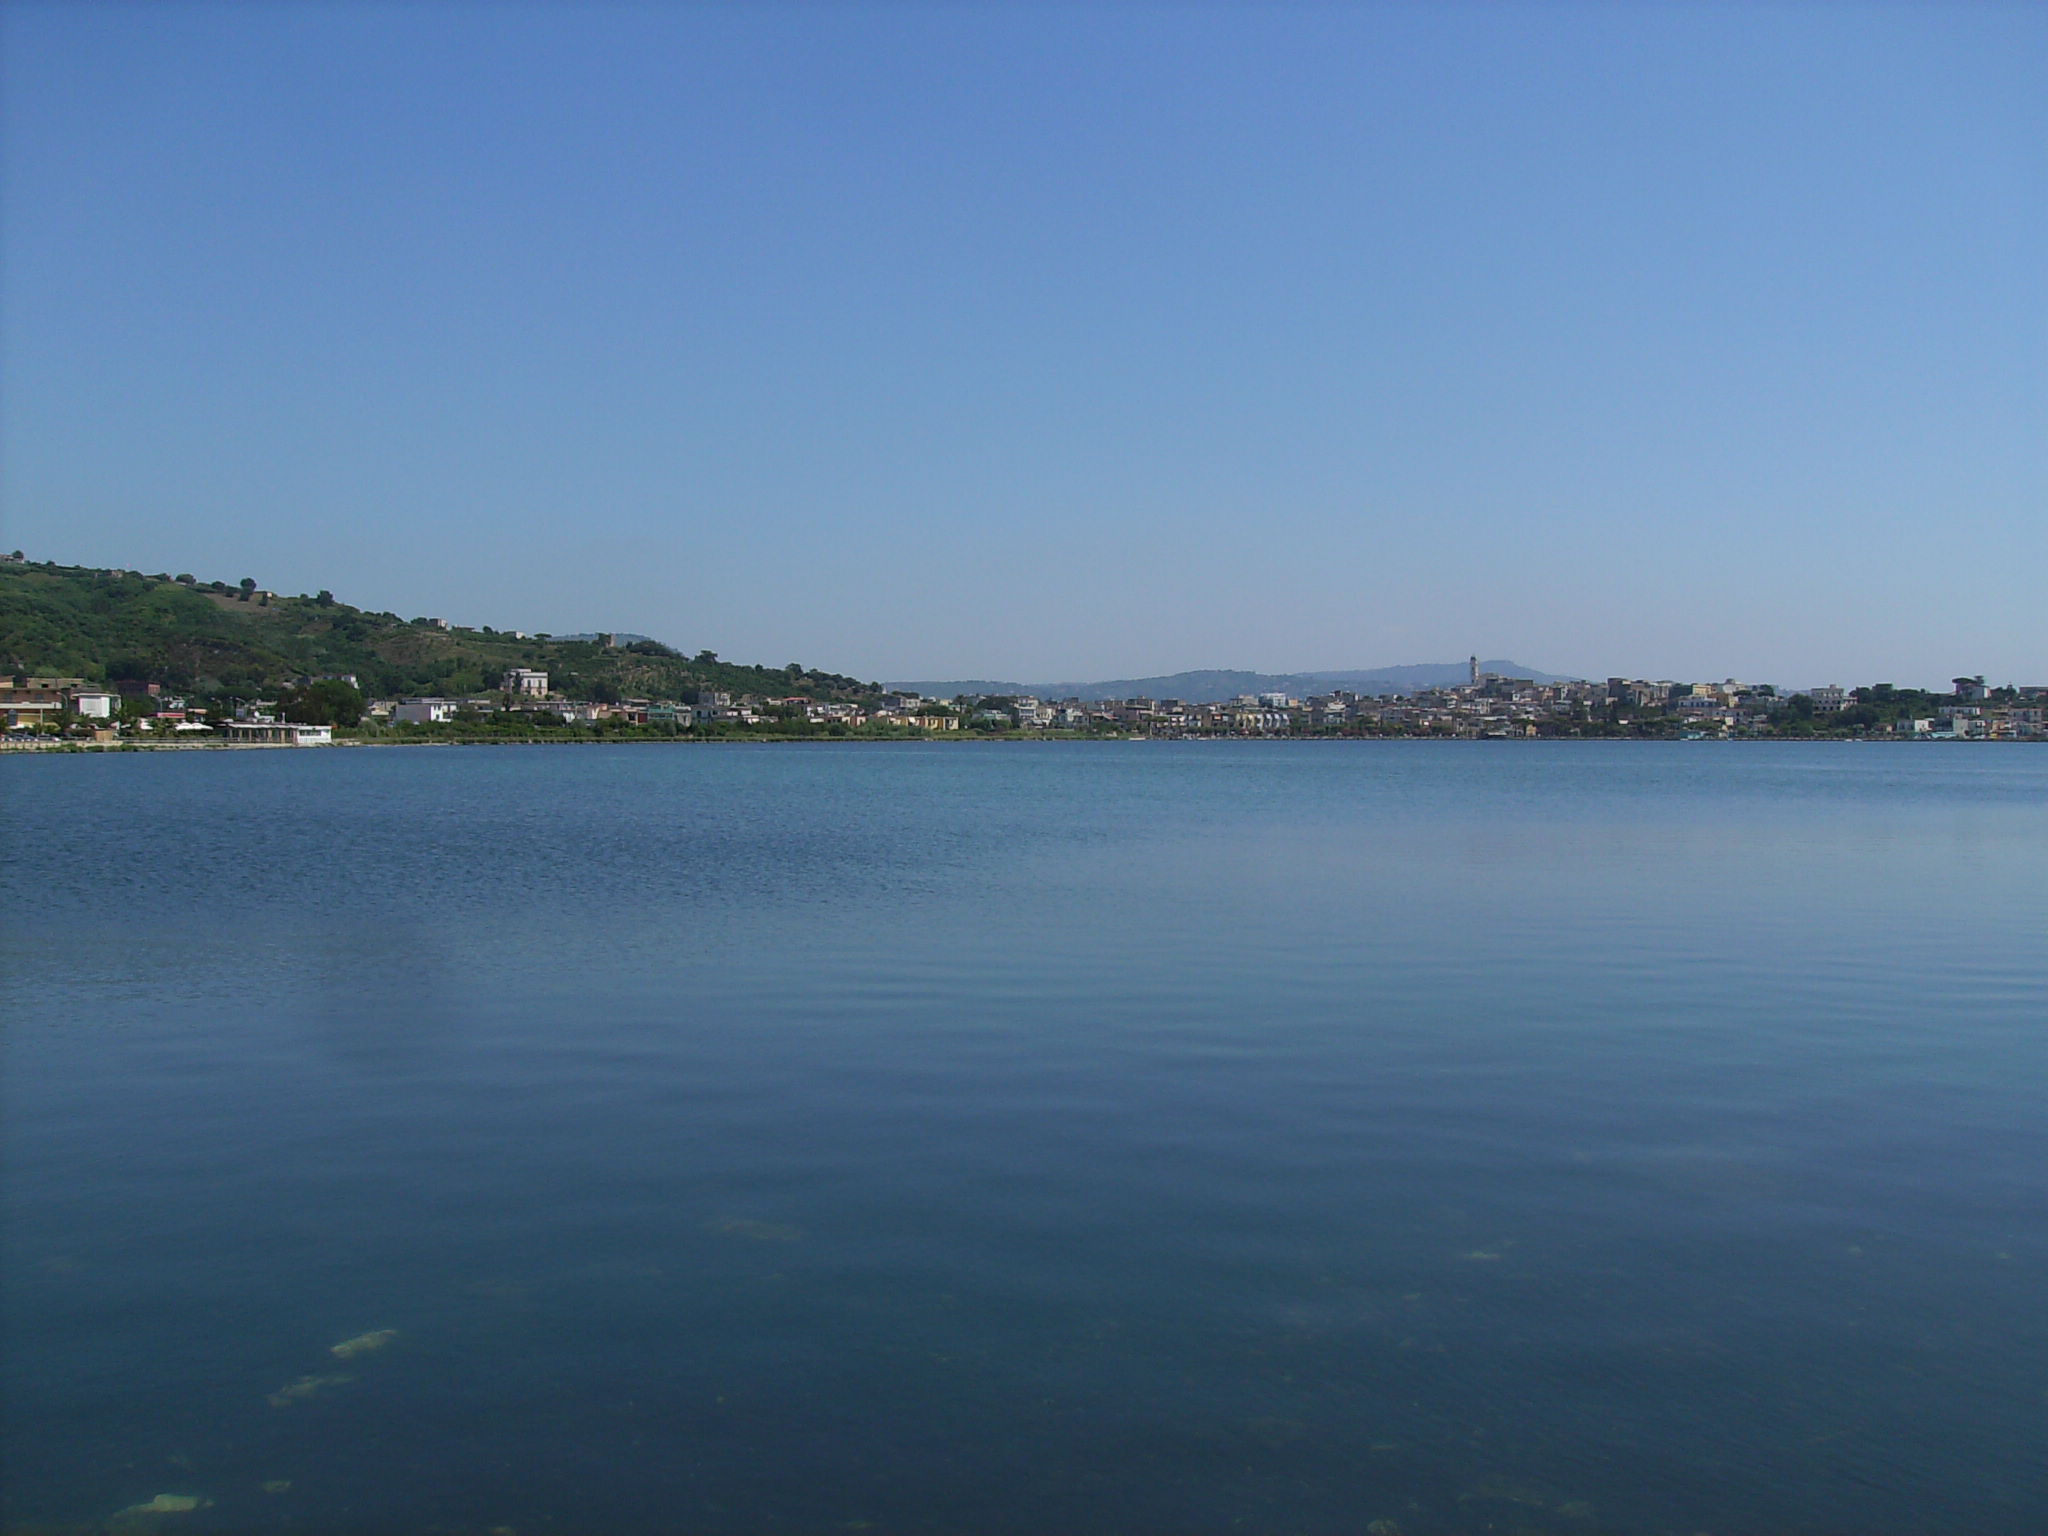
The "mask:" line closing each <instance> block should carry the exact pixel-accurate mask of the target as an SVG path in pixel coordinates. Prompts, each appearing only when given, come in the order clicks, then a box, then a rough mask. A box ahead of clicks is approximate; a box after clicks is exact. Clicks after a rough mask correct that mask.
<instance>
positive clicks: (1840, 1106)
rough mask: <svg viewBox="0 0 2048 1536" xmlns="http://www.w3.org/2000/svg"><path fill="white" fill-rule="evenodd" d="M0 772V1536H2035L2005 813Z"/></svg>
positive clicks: (1843, 792)
mask: <svg viewBox="0 0 2048 1536" xmlns="http://www.w3.org/2000/svg"><path fill="white" fill-rule="evenodd" d="M199 757H200V755H198V754H193V755H191V756H190V757H189V758H178V757H172V756H169V755H165V756H162V757H149V756H135V757H125V758H116V757H108V758H81V759H76V760H57V759H51V760H47V761H42V760H36V759H33V758H29V759H23V760H20V761H9V762H6V763H0V772H4V773H5V774H6V775H7V776H8V779H9V784H8V789H9V792H10V793H11V794H12V796H13V801H14V803H15V804H16V806H17V807H18V808H20V809H22V810H23V811H24V812H25V813H27V814H29V815H32V816H33V817H36V818H43V819H47V820H49V821H50V822H51V824H63V825H78V824H87V823H88V822H93V821H106V820H110V819H111V820H114V821H123V822H128V823H132V824H136V825H148V826H149V827H150V828H151V829H152V834H153V839H154V841H155V842H156V843H157V844H160V846H161V849H162V852H161V854H160V855H156V856H153V857H152V858H151V859H150V860H148V861H144V862H137V863H130V864H127V865H124V866H123V867H122V869H121V870H120V871H119V872H118V878H115V879H111V880H102V879H100V878H98V877H97V874H96V871H95V868H94V866H93V865H92V863H91V862H90V861H80V860H78V859H76V858H73V857H70V856H68V855H67V854H65V853H64V852H63V850H62V849H61V848H60V847H58V846H56V845H53V844H39V843H29V844H24V845H23V846H22V847H21V848H20V849H18V850H16V851H15V855H14V856H13V857H12V858H11V859H10V860H9V861H8V863H7V864H6V866H5V867H4V868H0V887H4V889H5V891H6V897H7V901H8V911H9V913H10V917H11V919H13V920H12V921H10V923H9V924H8V927H7V930H6V933H5V934H4V936H0V949H4V959H5V961H6V963H7V965H8V967H9V971H10V974H12V975H15V976H29V977H32V978H33V980H32V984H31V985H28V986H18V987H17V988H16V989H15V990H14V992H13V994H12V996H11V1003H12V1005H13V1006H12V1008H11V1018H10V1026H11V1027H10V1030H9V1033H8V1035H7V1037H6V1047H5V1048H6V1052H7V1057H6V1062H5V1066H6V1068H7V1071H6V1074H5V1078H4V1080H0V1081H4V1090H0V1091H4V1092H5V1094H6V1101H5V1104H4V1106H0V1107H4V1109H5V1110H6V1114H5V1117H4V1121H0V1129H4V1134H5V1137H6V1143H5V1153H6V1162H5V1168H6V1181H7V1196H8V1202H9V1205H8V1213H7V1216H8V1233H7V1235H8V1238H9V1241H8V1242H7V1243H6V1245H5V1248H4V1253H0V1262H4V1264H5V1280H6V1289H5V1293H4V1295H5V1308H6V1312H5V1320H6V1326H7V1337H6V1344H7V1349H6V1352H5V1356H4V1369H5V1371H6V1373H7V1374H6V1381H5V1388H6V1394H5V1398H6V1402H7V1405H8V1408H9V1412H8V1416H7V1418H6V1420H5V1428H4V1441H0V1448H4V1453H5V1458H6V1464H5V1467H4V1469H0V1470H4V1472H5V1474H6V1475H5V1484H4V1486H5V1493H4V1498H5V1506H4V1507H5V1511H6V1519H7V1521H8V1524H9V1527H10V1528H11V1529H23V1530H26V1529H31V1528H36V1529H56V1528H68V1529H74V1530H85V1529H90V1530H107V1529H122V1530H155V1531H163V1532H174V1531H192V1532H200V1531H214V1530H251V1531H254V1530H274V1529H284V1528H293V1529H304V1530H308V1531H351V1532H354V1531H370V1532H382V1531H422V1532H424V1531H428V1530H439V1531H447V1532H477V1533H481V1532H486V1531H491V1530H493V1529H497V1528H512V1529H516V1530H520V1531H536V1530H549V1529H553V1530H562V1531H581V1530H604V1531H607V1532H626V1533H631V1532H657V1531H671V1530H677V1529H689V1530H693V1531H727V1532H741V1531H746V1532H754V1531H760V1530H765V1529H779V1530H784V1531H797V1532H813V1531H815V1532H841V1531H849V1530H863V1529H872V1530H876V1531H890V1530H897V1531H906V1532H941V1531H947V1532H950V1531H963V1530H973V1531H978V1532H980V1531H987V1532H1019V1533H1022V1532H1034V1533H1035V1532H1042V1531H1046V1530H1055V1529H1057V1530H1063V1531H1070V1532H1076V1533H1087V1532H1105V1533H1106V1532H1112V1531H1114V1532H1147V1531H1222V1530H1233V1531H1253V1532H1256V1531H1274V1532H1279V1531H1316V1530H1327V1531H1357V1530H1361V1529H1363V1530H1368V1531H1371V1532H1376V1533H1379V1536H1388V1533H1393V1532H1402V1533H1408V1536H1424V1533H1430V1532H1500V1531H1525V1532H1585V1533H1590V1532H1646V1533H1647V1532H1662V1531H1669V1530H1686V1531H1692V1530H1713V1531H1718V1532H1724V1533H1726V1532H1744V1531H1758V1532H1761V1531H1773V1532H1776V1531H1786V1530H1796V1529H1808V1530H1826V1531H1839V1530H1857V1531H1870V1532H1879V1533H1882V1532H1899V1533H1905V1532H1925V1531H1934V1530H1940V1531H1977V1532H2007V1531H2019V1530H2028V1529H2039V1528H2048V1493H2044V1490H2043V1485H2042V1481H2041V1479H2040V1477H2039V1469H2038V1450H2039V1417H2040V1413H2041V1411H2042V1398H2041V1391H2042V1383H2043V1382H2044V1381H2048V1327H2044V1322H2048V1311H2044V1303H2043V1300H2042V1298H2043V1296H2044V1295H2048V1287H2044V1285H2043V1280H2044V1278H2048V1277H2044V1268H2048V1234H2044V1230H2043V1228H2044V1223H2043V1218H2042V1214H2041V1213H2042V1211H2043V1210H2044V1208H2048V1206H2044V1202H2043V1198H2042V1197H2043V1193H2044V1191H2043V1190H2042V1187H2041V1186H2042V1178H2041V1169H2042V1168H2043V1167H2048V1129H2044V1126H2043V1123H2042V1121H2041V1117H2040V1116H2039V1113H2038V1108H2037V1105H2036V1103H2035V1098H2036V1094H2035V1089H2034V1085H2035V1084H2037V1083H2038V1082H2039V1080H2040V1076H2041V1068H2042V1066H2043V1065H2044V1063H2043V1061H2042V1055H2043V1044H2042V1041H2041V1038H2040V1035H2039V1006H2038V1004H2039V998H2040V996H2041V989H2042V983H2043V981H2044V980H2048V954H2044V945H2043V943H2042V938H2041V936H2042V933H2043V931H2044V924H2043V922H2042V919H2043V917H2044V916H2048V873H2044V870H2048V861H2044V860H2042V859H2041V857H2040V850H2041V848H2042V847H2044V846H2048V837H2044V835H2043V834H2044V833H2048V809H2044V807H2048V794H2044V790H2048V754H2038V753H2032V752H2028V751H2024V750H2010V751H2001V750H1995V749H1992V750H1984V751H1951V752H1936V751H1913V750H1904V749H1902V750H1899V751H1889V752H1887V751H1878V750H1874V749H1872V750H1864V751H1849V750H1846V749H1843V748H1839V747H1831V746H1816V747H1811V748H1807V747H1797V746H1772V747H1770V748H1768V749H1760V750H1758V751H1755V752H1745V751H1736V750H1721V749H1717V750H1714V751H1711V752H1707V751H1696V750H1688V749H1685V748H1680V747H1665V746H1658V745H1648V744H1646V745H1641V746H1636V745H1620V746H1605V745H1597V744H1594V745H1581V746H1556V747H1553V746H1550V745H1547V744H1533V743H1532V744H1526V745H1525V744H1514V745H1508V746H1504V747H1499V748H1494V747H1490V746H1484V745H1465V744H1442V745H1434V744H1421V743H1385V744H1369V743H1362V744H1355V745H1349V746H1336V747H1331V746H1311V745H1305V744H1229V745H1223V744H1187V745H1185V746H1151V745H1147V746H1131V747H1118V746H1109V745H1102V746H1080V747H1076V748H1074V749H1072V750H1067V749H1060V748H1048V749H1038V750H1031V751H1021V750H1020V751H1003V750H981V749H958V750H956V749H952V748H948V747H924V746H907V747H902V748H867V747H861V748H845V749H837V748H822V749H816V750H813V749H807V748H805V749H794V750H790V751H786V752H777V751H755V750H732V751H695V750H689V749H676V750H669V751H650V750H644V749H620V750H618V751H607V750H600V749H590V750H586V751H582V752H576V753H563V752H548V751H545V750H539V751H528V752H522V751H517V750H512V749H494V750H480V751H476V752H465V751H460V750H436V751H420V752H410V751H402V750H393V751H388V752H374V753H373V752H358V753H333V754H300V755H291V754H247V755H243V756H237V757H227V756H218V757H217V756H213V755H207V756H206V757H205V759H204V760H203V761H201V760H197V759H199Z"/></svg>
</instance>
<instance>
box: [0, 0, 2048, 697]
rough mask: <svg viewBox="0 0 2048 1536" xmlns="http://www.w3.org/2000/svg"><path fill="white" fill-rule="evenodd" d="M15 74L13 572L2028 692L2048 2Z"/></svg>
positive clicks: (974, 26)
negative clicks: (1988, 685) (19, 567)
mask: <svg viewBox="0 0 2048 1536" xmlns="http://www.w3.org/2000/svg"><path fill="white" fill-rule="evenodd" d="M0 40H4V44H5V47H4V65H0V68H4V76H0V84H4V93H0V95H4V105H0V114H4V115H0V175H4V182H5V185H6V187H7V189H8V193H7V202H8V220H7V223H6V226H5V230H4V233H0V258H4V259H0V319H4V329H0V348H4V350H0V366H4V374H5V379H6V386H7V396H8V409H7V411H6V413H5V416H4V418H0V492H4V502H5V507H6V522H5V532H4V533H0V538H4V540H5V542H6V545H7V546H8V547H10V548H11V547H14V546H16V545H19V546H21V547H22V548H24V549H26V550H27V551H28V552H29V553H30V555H31V556H33V557H35V558H54V559H59V560H64V561H76V562H79V563H86V564H117V565H125V566H131V567H136V568H140V569H145V570H158V569H168V570H172V571H182V570H190V571H193V572H195V573H197V574H200V575H202V576H203V577H209V578H212V577H218V578H222V579H227V580H235V579H238V578H240V577H242V576H244V575H248V576H254V577H256V578H257V579H258V580H259V581H260V582H261V583H262V584H264V585H265V586H269V587H274V588H278V589H281V590H289V591H301V590H304V591H312V590H315V589H317V588H322V587H325V588H331V589H332V590H333V591H334V592H335V593H336V594H337V595H338V596H340V597H341V598H343V599H344V600H346V601H350V602H355V603H358V604H361V605H363V606H367V607H371V608H374V609H391V610H393V611H398V612H402V613H405V614H407V615H411V614H414V613H431V614H435V615H438V616H443V617H446V618H449V619H450V620H452V621H454V622H457V623H470V624H492V625H496V626H500V627H508V626H509V627H520V628H525V629H528V630H534V631H540V630H547V631H557V632H569V631H580V630H592V629H617V630H631V631H636V632H642V633H646V634H651V635H656V636H660V637H661V638H663V639H665V640H667V641H669V642H670V643H672V644H675V645H677V646H679V647H681V648H684V649H686V650H695V649H698V648H704V647H708V648H711V649H714V650H716V651H718V652H719V653H720V654H721V655H726V656H732V657H742V658H746V659H750V660H759V661H762V662H765V663H769V664H774V665H780V664H782V663H784V662H786V661H789V660H792V659H795V660H799V661H802V662H804V663H806V664H809V665H814V666H819V667H827V668H831V669H833V670H836V671H843V672H847V673H853V674H858V675H860V676H862V677H873V678H883V679H888V678H920V677H922V678H946V677H975V676H984V677H998V678H1000V677H1013V678H1054V679H1058V678H1113V677H1119V676H1129V677H1145V676H1154V675H1164V674H1170V673H1173V672H1176V671H1181V670H1186V669H1188V668H1190V667H1193V666H1200V665H1208V664H1217V665H1220V666H1223V667H1228V668H1234V669H1237V668H1241V669H1245V670H1253V671H1264V672H1270V673H1289V672H1298V671H1300V670H1302V669H1303V668H1305V667H1306V668H1322V669H1327V670H1339V669H1352V668H1361V669H1363V668H1373V667H1380V666H1392V665H1398V664H1403V663H1404V662H1408V661H1409V660H1410V659H1413V658H1422V659H1428V658H1439V657H1441V658H1462V657H1464V656H1466V655H1468V654H1469V653H1471V652H1472V651H1474V650H1477V651H1478V652H1479V653H1480V654H1481V655H1482V656H1484V655H1494V656H1502V655H1509V656H1516V657H1520V658H1526V659H1528V661H1529V662H1530V664H1532V665H1536V666H1540V667H1544V668H1546V669H1549V670H1552V671H1559V672H1570V671H1577V672H1581V673H1583V675H1586V676H1605V675H1608V674H1610V673H1628V674H1631V675H1637V676H1653V677H1674V678H1708V677H1711V678H1720V677H1726V676H1735V677H1741V678H1753V679H1757V680H1766V681H1768V680H1778V681H1783V682H1787V683H1792V684H1803V683H1809V682H1818V681H1821V680H1835V681H1840V682H1843V683H1847V684H1854V683H1859V682H1868V681H1878V680H1887V681H1894V682H1897V683H1900V684H1901V685H1921V686H1933V685H1937V684H1945V683H1946V681H1947V679H1948V678H1950V677H1952V676H1954V675H1955V674H1957V673H1959V672H1967V673H1978V672H1981V673H1984V674H1985V675H1986V676H1988V677H1991V678H1993V679H1994V680H1997V681H2004V680H2007V679H2011V680H2014V681H2020V682H2030V681H2031V682H2039V681H2042V680H2043V677H2044V675H2048V657H2044V656H2043V655H2042V652H2043V645H2042V634H2043V631H2042V624H2041V621H2040V618H2039V613H2038V606H2039V604H2038V585H2039V572H2040V570H2041V568H2042V565H2043V558H2044V556H2048V516H2044V511H2048V388H2044V367H2043V360H2044V355H2048V348H2044V337H2048V300H2044V290H2043V285H2042V283H2041V281H2040V272H2041V257H2042V252H2043V250H2044V248H2048V240H2044V236H2048V170H2044V166H2043V162H2042V160H2041V157H2040V153H2039V146H2040V145H2041V143H2043V142H2044V141H2048V96H2044V94H2043V93H2042V92H2041V91H2040V89H2039V83H2040V80H2041V78H2042V66H2043V64H2044V62H2048V12H2044V11H2043V10H2042V9H2041V8H2039V7H2030V6H2018V5H2014V6H1998V5H1982V6H1973V7H1940V8H1936V7H1925V8H1911V7H1890V6H1877V5H1844V6H1838V7H1825V8H1822V7H1807V8H1796V7H1786V8H1766V7H1641V8H1623V7H1612V6H1594V5H1569V4H1560V5H1555V6H1542V7H1537V6H1527V7H1506V6H1491V5H1488V6H1477V5H1472V6H1466V5H1443V6H1429V7H1415V6H1392V5H1387V6H1356V7H1301V8H1275V7H1265V6H1258V7H1254V6H1210V7H1200V8H1172V7H1156V8H1155V7H1090V6H1075V7H1061V8H1036V7H1032V8H1026V7H1011V8H1001V7H978V8H970V7H957V8H942V7H916V6H891V5H850V6H844V7H834V8H829V9H827V8H814V7H798V6H773V5H771V6H761V7H747V8H712V7H706V8H701V9H700V8H687V7H676V8H658V7H648V8H641V7H634V6H583V5H576V6H565V5H564V6H551V5H538V6H533V7H525V8H517V9H513V8H493V7H482V6H474V5H463V4H452V5H439V6H433V7H421V8H408V9H395V8H390V7H383V6H369V5H349V4H334V5H325V6H320V7H275V8H254V7H229V6H206V5H187V4H176V3H173V4H165V5H160V6H152V7H148V8H141V7H133V6H126V5H121V6H115V5H102V4H93V3H84V4H65V5H51V4H34V3H29V4H17V5H14V6H11V7H9V8H7V10H6V11H5V12H4V14H0Z"/></svg>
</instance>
